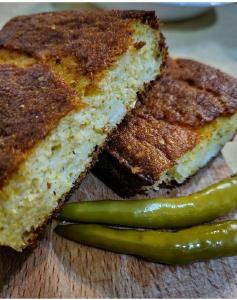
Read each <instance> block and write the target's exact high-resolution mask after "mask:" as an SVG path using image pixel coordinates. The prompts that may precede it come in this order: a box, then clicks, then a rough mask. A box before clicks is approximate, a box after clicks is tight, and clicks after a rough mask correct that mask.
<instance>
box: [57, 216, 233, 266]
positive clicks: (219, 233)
mask: <svg viewBox="0 0 237 300" xmlns="http://www.w3.org/2000/svg"><path fill="white" fill-rule="evenodd" d="M55 230H56V232H57V233H58V234H59V235H61V236H63V237H65V238H67V239H70V240H73V241H76V242H79V243H82V244H85V245H89V246H93V247H97V248H101V249H105V250H109V251H113V252H117V253H122V254H131V255H136V256H139V257H142V258H144V259H146V260H149V261H152V262H156V263H163V264H187V263H191V262H194V261H200V260H206V259H213V258H218V257H223V256H233V255H236V254H237V221H225V222H221V223H216V224H209V225H201V226H196V227H192V228H188V229H183V230H180V231H178V232H162V231H156V230H147V231H140V230H134V229H133V230H132V229H113V228H109V227H106V226H103V225H94V224H72V225H59V226H57V227H56V229H55Z"/></svg>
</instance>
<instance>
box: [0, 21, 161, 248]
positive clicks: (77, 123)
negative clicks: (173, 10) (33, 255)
mask: <svg viewBox="0 0 237 300" xmlns="http://www.w3.org/2000/svg"><path fill="white" fill-rule="evenodd" d="M134 27H135V32H134V34H133V41H134V43H136V42H140V41H142V42H145V45H144V46H143V47H142V48H140V49H137V48H136V47H135V46H133V45H131V46H130V47H129V49H128V51H127V52H126V53H125V54H124V55H123V56H121V57H120V58H119V59H118V60H117V61H116V63H114V64H113V66H112V67H111V68H110V69H109V70H108V71H106V72H105V74H103V76H102V78H100V79H98V83H97V86H96V88H92V89H91V90H90V89H83V87H85V86H86V85H87V83H88V82H87V79H86V78H80V80H77V78H76V75H75V74H74V75H75V76H74V75H73V66H72V68H71V70H72V71H71V72H70V70H69V71H68V69H69V68H68V66H67V63H69V62H70V61H67V58H66V59H65V61H64V62H63V64H61V65H60V66H57V65H54V63H52V64H51V67H52V69H53V70H54V71H55V72H56V73H58V74H60V76H62V77H63V79H64V81H65V82H66V83H69V84H73V86H74V87H75V88H76V89H77V90H78V93H79V94H80V97H81V99H82V101H83V102H84V103H85V107H83V108H80V109H78V110H74V111H72V112H70V113H69V114H68V115H67V116H66V117H64V118H63V119H61V121H60V123H59V125H58V127H57V128H56V129H54V130H53V131H52V132H51V133H50V134H49V135H48V136H47V137H46V138H45V139H44V140H42V141H41V142H39V143H38V144H37V145H36V146H35V147H34V148H33V149H32V150H31V151H30V153H29V154H28V157H27V159H26V161H25V162H24V163H23V164H22V165H21V166H20V167H19V169H18V170H17V171H16V172H15V173H14V174H13V175H12V176H11V177H10V179H9V181H8V182H7V184H6V185H5V186H4V187H3V188H2V190H1V191H0V199H1V201H0V245H8V246H11V247H12V248H14V249H16V250H18V251H21V250H22V249H23V248H25V247H26V246H27V245H28V243H29V241H30V240H33V239H34V238H35V233H34V230H36V229H37V228H38V227H39V226H41V225H42V224H43V223H44V222H45V220H46V219H47V218H48V217H49V216H50V215H51V213H52V211H53V210H54V209H56V208H57V206H58V201H59V199H61V198H63V196H64V195H65V194H66V193H68V192H69V191H70V190H71V188H72V187H73V185H74V183H75V182H76V180H77V179H78V176H79V175H80V174H83V172H85V171H86V170H87V168H88V167H89V166H90V164H91V162H92V154H93V152H94V150H95V147H96V146H97V145H102V144H103V143H104V141H105V139H106V137H107V135H108V132H110V131H111V129H112V128H114V127H115V126H116V125H117V124H118V123H119V122H120V121H121V119H122V118H123V117H124V115H125V114H126V112H127V111H128V109H130V108H132V107H134V105H135V102H136V93H137V91H138V90H141V89H142V88H143V86H144V83H145V82H150V81H151V80H153V79H155V77H156V76H157V75H158V73H159V69H160V65H161V62H162V58H161V57H160V56H159V53H158V46H157V40H158V37H157V31H156V30H154V29H152V28H150V27H149V26H148V25H145V24H141V23H140V22H135V25H134ZM69 60H70V59H69ZM32 61H33V59H31V58H27V57H24V56H19V55H18V54H14V53H9V52H8V51H6V52H4V51H2V52H1V53H0V63H13V64H16V65H18V66H27V65H28V64H32ZM66 66H67V68H66Z"/></svg>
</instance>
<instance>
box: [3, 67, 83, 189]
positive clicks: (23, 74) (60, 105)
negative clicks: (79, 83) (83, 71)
mask: <svg viewBox="0 0 237 300" xmlns="http://www.w3.org/2000/svg"><path fill="white" fill-rule="evenodd" d="M74 98H75V95H74V92H73V91H72V90H71V89H69V88H68V87H67V86H65V85H64V84H62V83H61V82H60V81H59V80H58V79H57V78H56V77H55V76H54V74H53V73H52V72H51V71H50V70H49V69H48V68H47V67H46V66H42V65H34V66H32V67H29V68H19V67H16V66H12V65H0V186H2V185H3V184H4V182H5V180H6V179H7V178H8V177H9V175H10V174H11V173H13V172H14V171H15V170H16V169H17V167H18V166H19V165H20V164H21V163H22V161H24V160H25V158H26V155H27V154H26V153H27V151H29V150H30V149H31V148H32V147H33V146H34V145H35V144H36V143H37V142H38V141H40V140H41V139H43V138H44V137H45V136H46V135H47V134H48V133H49V132H50V131H51V130H52V129H53V128H55V127H56V126H57V124H58V122H59V120H60V119H61V118H62V117H63V116H65V115H66V114H67V113H68V112H69V111H71V110H72V109H74V108H75V103H74ZM77 105H78V103H77Z"/></svg>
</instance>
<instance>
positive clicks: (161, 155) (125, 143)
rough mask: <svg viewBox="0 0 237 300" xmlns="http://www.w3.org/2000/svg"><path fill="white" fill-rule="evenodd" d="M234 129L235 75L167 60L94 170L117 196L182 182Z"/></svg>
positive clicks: (236, 126)
mask: <svg viewBox="0 0 237 300" xmlns="http://www.w3.org/2000/svg"><path fill="white" fill-rule="evenodd" d="M236 130H237V80H236V79H234V78H232V77H230V76H228V75H227V74H224V73H222V72H221V71H219V70H217V69H214V68H212V67H209V66H207V65H204V64H201V63H199V62H196V61H193V60H186V59H177V60H171V59H170V60H169V61H168V63H167V69H166V71H165V72H164V74H163V75H162V76H161V78H160V79H159V80H157V81H156V82H155V83H154V84H152V85H151V86H150V89H149V90H148V91H146V92H145V93H142V94H141V95H140V97H139V102H138V103H137V107H136V109H134V110H133V111H132V112H131V113H130V114H129V115H128V116H127V117H126V118H125V120H124V121H123V122H122V123H121V124H120V126H119V127H118V128H117V130H116V132H115V133H114V134H113V137H112V138H111V139H110V141H109V143H108V144H107V145H106V147H105V150H104V152H103V153H102V154H101V155H100V160H99V162H98V164H97V165H96V166H95V169H94V172H95V173H96V175H97V176H98V177H99V178H100V179H102V180H103V181H104V182H105V183H106V184H107V185H108V186H110V187H111V188H112V189H113V190H114V191H115V192H117V193H118V194H119V195H121V196H131V195H134V194H136V193H139V192H142V191H144V190H145V189H147V188H151V187H152V188H158V187H159V185H161V184H170V183H171V182H173V181H176V182H178V183H182V182H184V180H185V179H187V178H188V177H189V176H191V175H193V174H194V173H195V172H197V171H198V169H200V168H201V167H203V166H204V165H206V164H207V162H208V161H209V160H210V159H211V158H213V157H214V156H215V155H217V153H218V152H219V150H220V149H221V147H222V146H223V145H224V144H225V143H226V142H227V141H229V140H230V139H231V138H232V137H233V135H234V134H235V132H236Z"/></svg>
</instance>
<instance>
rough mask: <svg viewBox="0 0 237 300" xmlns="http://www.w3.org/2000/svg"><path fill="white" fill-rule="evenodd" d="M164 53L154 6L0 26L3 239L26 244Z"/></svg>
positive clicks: (89, 161) (0, 230)
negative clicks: (136, 9)
mask: <svg viewBox="0 0 237 300" xmlns="http://www.w3.org/2000/svg"><path fill="white" fill-rule="evenodd" d="M165 57H166V48H165V44H164V39H163V37H162V35H161V33H160V31H159V24H158V20H157V19H156V17H155V15H154V13H152V12H135V11H132V12H131V11H130V12H129V11H128V12H120V11H110V12H106V11H102V12H88V11H87V12H80V11H70V12H60V13H43V14H37V15H31V16H23V17H16V18H14V19H12V20H11V21H10V22H8V23H7V24H6V25H5V26H4V28H3V29H2V30H1V31H0V116H1V118H0V245H8V246H11V247H12V248H14V249H16V250H22V249H23V248H25V247H26V246H27V245H29V244H32V243H33V242H34V241H35V239H36V237H37V233H38V230H39V228H40V227H41V226H42V225H43V224H44V223H45V222H46V221H47V220H48V219H49V217H50V216H51V214H52V213H53V211H54V210H55V209H56V208H57V207H58V204H59V202H60V200H61V201H63V200H64V199H65V198H66V195H68V194H69V192H70V191H72V188H73V187H75V186H77V184H78V183H79V182H80V181H81V179H82V178H83V177H84V175H85V174H86V171H87V170H88V169H89V168H90V166H91V164H92V163H93V161H94V160H95V159H96V157H97V153H98V150H99V149H100V147H101V146H102V145H103V144H104V142H105V140H106V137H107V135H108V134H109V133H110V132H111V131H112V129H113V128H114V127H115V126H116V125H117V124H118V123H119V122H120V121H121V120H122V118H123V117H124V116H125V114H126V113H127V111H128V110H130V109H131V108H132V107H134V105H135V103H136V94H137V92H138V91H141V90H143V88H144V84H145V83H147V82H149V81H150V80H153V79H155V78H156V77H157V75H158V74H159V72H160V68H161V65H162V64H163V61H164V59H165Z"/></svg>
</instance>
